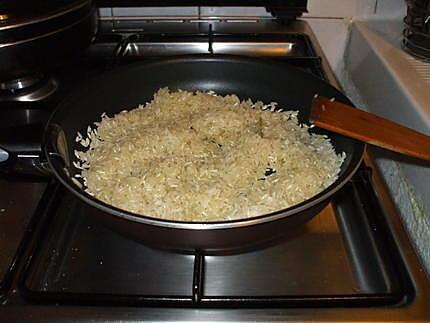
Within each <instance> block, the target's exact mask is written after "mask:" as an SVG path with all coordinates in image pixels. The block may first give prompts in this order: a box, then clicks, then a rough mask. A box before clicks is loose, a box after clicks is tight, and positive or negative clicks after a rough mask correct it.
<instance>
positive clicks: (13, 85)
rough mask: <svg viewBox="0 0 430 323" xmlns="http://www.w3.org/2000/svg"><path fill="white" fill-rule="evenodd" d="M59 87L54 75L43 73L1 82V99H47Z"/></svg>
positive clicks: (27, 100)
mask: <svg viewBox="0 0 430 323" xmlns="http://www.w3.org/2000/svg"><path fill="white" fill-rule="evenodd" d="M57 87H58V82H57V80H56V79H54V78H53V77H47V76H44V75H42V74H38V75H32V76H29V77H24V78H20V79H16V80H13V81H8V82H5V83H0V102H1V101H21V102H34V101H40V100H43V99H46V98H47V97H49V96H50V95H51V94H52V93H54V92H55V90H56V89H57Z"/></svg>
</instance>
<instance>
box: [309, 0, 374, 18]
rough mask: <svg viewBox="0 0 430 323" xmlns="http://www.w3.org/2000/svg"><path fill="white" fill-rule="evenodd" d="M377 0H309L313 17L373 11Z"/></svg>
mask: <svg viewBox="0 0 430 323" xmlns="http://www.w3.org/2000/svg"><path fill="white" fill-rule="evenodd" d="M375 2H376V0H308V11H309V12H308V13H307V14H306V16H311V17H354V16H364V15H369V14H371V13H372V12H373V10H374V7H375Z"/></svg>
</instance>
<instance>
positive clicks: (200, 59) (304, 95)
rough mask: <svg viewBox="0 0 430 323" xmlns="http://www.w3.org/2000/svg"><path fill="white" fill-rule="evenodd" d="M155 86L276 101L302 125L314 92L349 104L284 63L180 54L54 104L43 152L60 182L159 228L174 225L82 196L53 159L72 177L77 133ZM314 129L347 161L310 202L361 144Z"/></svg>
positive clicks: (352, 162) (348, 168) (139, 100)
mask: <svg viewBox="0 0 430 323" xmlns="http://www.w3.org/2000/svg"><path fill="white" fill-rule="evenodd" d="M161 87H169V88H170V89H172V90H177V89H183V90H189V91H195V90H200V91H210V90H211V91H214V92H216V93H218V94H232V93H234V94H236V95H238V96H239V98H240V99H242V100H243V99H247V98H250V99H252V100H253V101H257V100H261V101H263V102H264V103H270V102H273V101H274V102H278V104H279V107H281V108H284V109H287V110H298V111H299V119H300V121H301V122H304V123H307V118H308V115H309V110H310V107H311V102H312V99H313V97H314V95H315V94H319V95H323V96H326V97H329V98H335V99H336V100H338V101H341V102H344V103H349V104H351V102H350V101H349V100H348V99H347V98H346V97H345V96H344V95H343V94H342V93H341V92H339V91H338V90H336V89H335V88H334V87H332V86H331V85H330V84H328V83H326V82H325V81H323V80H321V79H318V78H316V77H315V76H313V75H311V74H309V73H307V72H304V71H302V70H299V69H296V68H293V67H290V66H289V65H286V64H285V63H273V62H269V61H264V60H260V59H254V58H243V57H236V56H184V57H178V58H170V59H163V60H160V61H156V62H150V63H137V64H132V65H128V66H125V67H121V68H118V69H116V70H113V71H111V72H108V73H106V74H104V75H102V76H101V77H98V78H96V79H93V80H91V81H89V82H86V83H85V84H83V85H82V86H81V87H80V88H79V89H78V90H76V91H75V92H74V93H73V94H71V95H70V96H69V97H68V98H67V99H66V100H65V101H63V102H62V103H61V104H60V105H59V107H58V108H57V110H56V112H55V113H54V114H53V116H52V118H51V120H50V121H49V124H48V126H47V132H46V153H47V154H48V159H49V161H50V163H51V167H53V170H54V172H55V174H56V175H57V177H58V178H59V179H60V181H61V182H62V183H63V184H65V185H66V187H67V188H68V189H69V190H71V191H72V192H73V193H75V194H76V195H77V196H78V197H80V198H81V199H83V200H84V201H85V202H87V203H90V204H92V205H93V206H95V207H98V208H99V209H102V210H103V211H106V212H108V213H110V214H114V215H116V216H120V217H122V218H127V219H131V220H134V221H146V220H148V219H149V220H150V221H151V223H153V224H154V223H155V224H156V225H158V224H159V225H161V226H164V225H167V226H174V225H175V223H174V222H175V221H170V222H169V221H163V220H158V221H157V220H156V219H153V218H152V219H151V218H149V217H144V216H136V215H133V214H131V213H129V212H126V211H122V210H119V209H116V208H114V207H111V206H108V205H106V204H105V203H103V202H101V201H98V200H96V199H95V198H93V197H91V196H89V195H88V194H86V193H84V192H83V190H81V189H79V188H78V187H77V186H76V185H75V184H74V183H73V182H72V181H71V179H70V176H68V174H67V172H66V171H64V167H63V163H62V162H60V159H61V158H58V155H61V156H62V159H64V160H65V163H66V165H67V166H66V167H65V168H68V173H69V174H70V175H71V176H73V175H74V174H75V173H76V169H74V167H73V166H72V164H71V162H70V161H71V160H73V159H74V155H73V150H74V149H79V150H81V146H80V145H79V144H78V143H76V142H75V137H76V133H77V131H80V132H81V133H82V134H86V129H87V126H88V125H91V124H92V123H93V122H95V121H99V120H100V116H101V114H102V113H103V112H106V113H107V114H108V115H109V116H112V115H114V114H116V113H119V112H120V111H122V110H124V109H127V110H130V109H133V108H135V107H137V106H138V105H139V104H144V103H146V102H148V101H150V100H151V99H152V97H153V94H154V93H155V92H156V91H157V90H158V89H159V88H161ZM315 131H316V132H318V133H325V134H327V135H328V136H329V137H330V139H331V142H332V144H333V145H334V147H335V150H336V152H337V153H342V152H345V153H346V156H347V157H346V159H345V161H344V163H343V165H342V167H341V172H340V174H339V178H338V180H337V181H336V182H335V183H333V184H332V185H331V186H330V187H329V188H327V189H326V190H325V191H324V192H322V193H320V194H319V195H318V196H316V197H314V198H312V199H311V200H314V201H316V200H318V199H319V200H321V198H322V196H324V197H325V196H327V197H328V196H330V195H331V194H332V192H334V191H335V190H336V189H337V188H338V186H339V185H343V183H344V182H345V180H346V179H347V178H349V176H350V175H351V173H352V172H353V171H355V169H356V168H357V165H358V163H359V162H360V160H361V156H362V153H363V147H364V145H363V144H362V143H360V142H358V141H355V140H352V139H349V138H346V137H343V136H341V135H337V134H332V133H329V132H326V131H323V130H320V129H316V130H315ZM54 156H57V157H54ZM306 202H307V201H305V202H303V203H301V204H300V205H299V206H298V207H299V208H298V209H297V211H300V210H299V209H303V208H304V207H305V208H306ZM294 208H295V207H292V208H289V209H291V212H290V213H294V212H295V211H294ZM145 219H146V220H145ZM154 220H155V222H154ZM232 222H234V221H232ZM236 222H237V221H236ZM172 223H173V224H172ZM196 228H197V227H196Z"/></svg>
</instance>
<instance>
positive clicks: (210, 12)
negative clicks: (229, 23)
mask: <svg viewBox="0 0 430 323" xmlns="http://www.w3.org/2000/svg"><path fill="white" fill-rule="evenodd" d="M200 15H201V16H216V17H220V16H258V17H261V16H267V17H270V13H268V12H267V11H266V9H265V8H264V7H200Z"/></svg>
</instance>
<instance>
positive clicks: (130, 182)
mask: <svg viewBox="0 0 430 323" xmlns="http://www.w3.org/2000/svg"><path fill="white" fill-rule="evenodd" d="M76 141H77V142H80V143H81V145H82V151H75V155H76V157H77V160H76V161H74V165H75V167H76V168H78V169H79V173H78V174H76V175H75V178H74V181H75V182H76V183H77V182H78V181H79V182H80V183H81V184H82V185H83V188H84V189H85V190H86V191H87V192H88V193H89V194H91V195H93V196H94V197H96V198H97V199H99V200H102V201H104V202H106V203H108V204H110V205H113V206H115V207H118V208H120V209H123V210H127V211H130V212H133V213H136V214H142V215H147V216H151V217H155V218H162V219H169V220H181V221H206V222H210V221H220V220H232V219H241V218H247V217H253V216H258V215H263V214H266V213H270V212H273V211H277V210H281V209H284V208H287V207H290V206H293V205H295V204H297V203H300V202H302V201H304V200H306V199H309V198H310V197H312V196H314V195H316V194H318V193H319V192H321V191H322V190H324V189H325V188H326V187H327V186H329V185H330V184H332V183H333V182H334V181H335V180H336V179H337V175H338V173H339V171H340V167H341V165H342V162H343V160H344V158H345V154H344V153H342V154H339V155H337V154H336V152H335V150H334V148H333V146H332V144H331V143H330V141H329V139H328V138H327V137H326V136H323V135H318V134H310V133H309V127H308V126H306V125H301V124H299V122H298V120H297V112H295V111H282V112H280V110H279V109H278V108H277V107H276V103H271V104H269V105H264V104H263V103H262V102H260V101H258V102H255V103H254V102H252V101H251V100H249V99H248V100H245V101H241V100H240V99H239V98H238V97H237V96H236V95H234V94H231V95H226V96H221V95H216V94H215V93H213V92H207V93H205V92H189V91H181V90H179V91H170V90H169V89H167V88H162V89H160V90H159V91H158V92H157V93H155V94H154V98H153V100H152V101H151V102H148V103H146V104H145V105H140V106H139V107H137V108H135V109H133V110H130V111H122V112H121V113H119V114H116V115H114V116H112V117H109V116H107V115H106V114H103V115H102V117H101V121H100V122H95V127H93V128H91V127H88V130H87V137H86V138H84V136H82V134H80V133H78V135H77V137H76Z"/></svg>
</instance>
